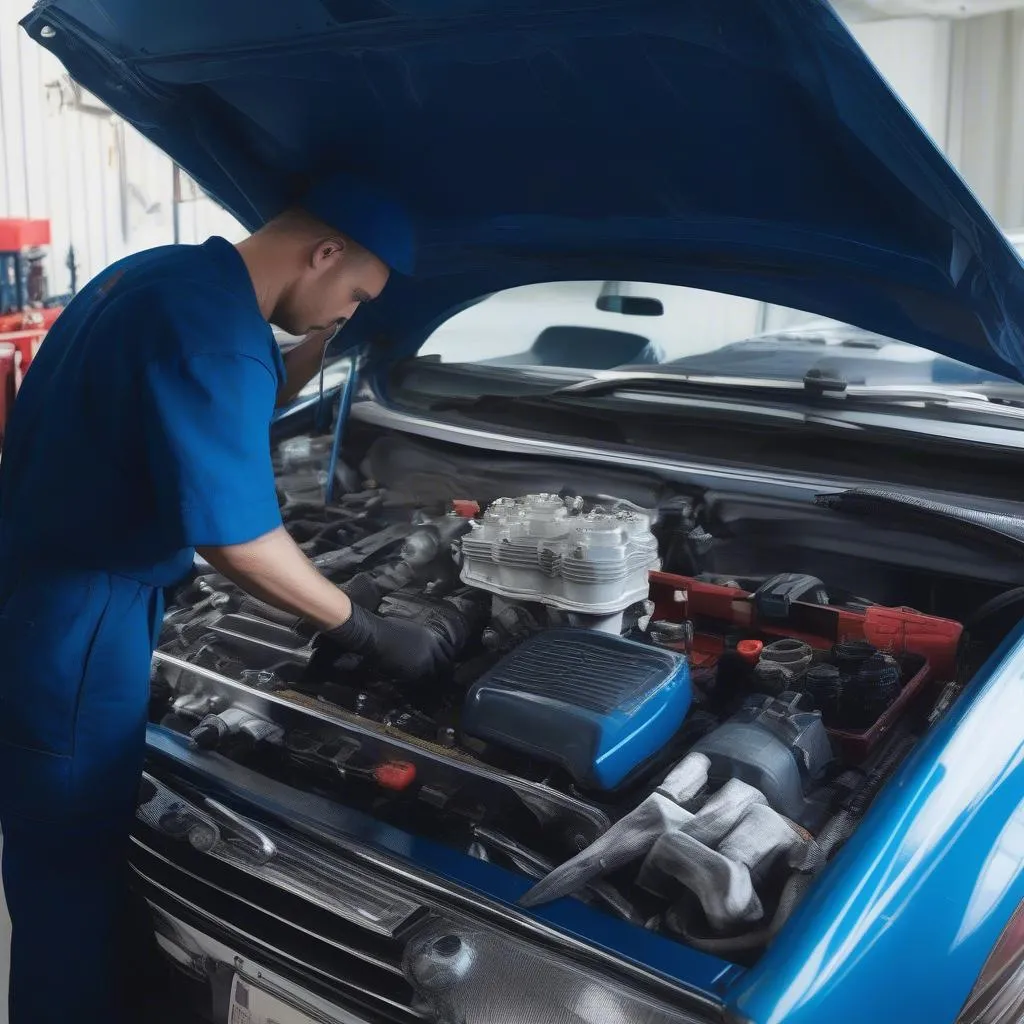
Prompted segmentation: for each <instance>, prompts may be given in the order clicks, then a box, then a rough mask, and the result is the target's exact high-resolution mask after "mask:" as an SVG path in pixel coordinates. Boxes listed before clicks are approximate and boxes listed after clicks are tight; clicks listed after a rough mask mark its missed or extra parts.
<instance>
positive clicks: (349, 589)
mask: <svg viewBox="0 0 1024 1024" xmlns="http://www.w3.org/2000/svg"><path fill="white" fill-rule="evenodd" d="M339 589H341V590H344V591H345V593H346V594H348V599H349V600H350V601H351V602H352V604H353V605H359V607H360V608H365V609H366V610H367V611H368V612H375V611H376V610H377V608H378V607H379V606H380V603H381V601H382V600H383V599H384V593H383V591H382V589H381V588H380V586H379V585H378V584H377V582H376V581H375V580H374V578H373V576H372V575H371V574H370V573H368V572H360V573H357V574H356V575H355V576H353V577H352V579H350V580H349V581H348V582H347V583H342V584H341V587H340V588H339Z"/></svg>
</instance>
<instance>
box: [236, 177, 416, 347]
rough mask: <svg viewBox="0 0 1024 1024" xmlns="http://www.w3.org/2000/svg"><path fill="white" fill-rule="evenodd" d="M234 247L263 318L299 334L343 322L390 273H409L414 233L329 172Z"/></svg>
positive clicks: (369, 195) (390, 206) (400, 217)
mask: <svg viewBox="0 0 1024 1024" xmlns="http://www.w3.org/2000/svg"><path fill="white" fill-rule="evenodd" d="M239 250H240V251H241V253H242V256H243V258H244V259H245V260H246V263H247V265H248V267H249V271H250V273H251V274H252V277H253V282H254V284H255V286H256V292H257V297H258V298H259V300H260V306H261V309H263V312H264V314H265V315H266V317H267V319H268V320H269V321H270V322H271V323H273V324H275V325H276V326H278V327H280V328H281V329H282V330H284V331H287V332H288V333H289V334H294V335H300V334H307V333H309V332H310V331H314V330H319V329H326V328H329V327H332V326H334V325H335V324H337V323H339V322H343V321H345V320H348V319H349V318H350V317H351V316H352V314H353V313H355V311H356V309H358V308H359V306H360V305H361V304H362V303H364V302H372V301H373V300H374V299H375V298H377V296H378V295H380V293H381V291H383V289H384V286H385V285H386V284H387V282H388V277H389V276H390V272H391V270H392V269H394V270H397V271H398V272H400V273H406V274H408V273H411V272H412V263H413V235H412V228H411V226H410V223H409V221H408V218H407V217H406V215H405V213H404V211H402V210H401V208H400V207H399V206H397V204H395V203H393V202H391V201H390V200H388V199H385V198H384V197H382V196H381V195H380V194H379V193H376V192H374V191H372V190H369V189H367V188H366V187H365V186H363V185H362V184H360V183H358V182H355V181H354V180H352V179H350V178H348V177H347V176H342V175H335V176H333V177H331V178H328V179H325V180H324V181H322V182H321V183H320V184H318V185H317V186H316V187H314V188H313V189H311V190H310V191H309V192H308V193H307V194H306V195H305V196H304V197H303V199H302V200H301V202H300V204H299V205H298V206H295V207H292V208H290V209H288V210H286V211H285V212H284V213H282V214H280V215H279V216H277V217H275V218H274V219H273V220H271V221H269V222H268V223H267V224H266V226H265V227H263V228H262V229H261V230H260V231H258V232H256V234H255V235H253V236H252V237H251V238H250V239H248V240H247V241H246V242H243V243H242V244H241V245H240V246H239Z"/></svg>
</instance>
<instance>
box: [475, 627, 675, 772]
mask: <svg viewBox="0 0 1024 1024" xmlns="http://www.w3.org/2000/svg"><path fill="white" fill-rule="evenodd" d="M690 696H691V694H690V671H689V666H688V665H687V663H686V660H685V659H684V658H682V657H681V656H679V655H678V654H675V653H673V652H671V651H666V650H662V649H660V648H655V647H648V646H646V645H645V644H639V643H634V642H633V641H631V640H623V639H622V638H621V637H618V636H614V635H612V634H610V633H601V632H596V631H591V630H585V629H551V630H547V631H545V632H543V633H538V634H536V635H535V636H533V637H531V638H530V639H529V640H526V641H525V642H524V643H523V644H521V645H520V646H519V647H518V648H516V650H515V651H513V652H512V653H511V654H509V655H508V656H507V657H506V658H503V659H502V660H501V661H500V662H499V663H498V664H497V665H495V666H494V668H492V669H491V670H490V671H489V672H487V673H486V674H485V675H483V676H481V678H480V679H478V680H477V681H476V683H474V684H473V686H472V687H471V689H470V691H469V694H468V696H467V698H466V704H465V708H464V711H463V717H462V728H463V730H464V731H465V732H466V733H468V734H469V735H470V736H476V737H478V738H480V739H484V740H489V741H491V742H494V743H498V744H501V745H503V746H506V747H509V748H511V749H514V750H518V751H520V752H522V753H523V754H527V755H529V756H531V757H535V758H537V759H539V760H542V761H550V762H553V763H555V764H559V765H562V766H563V767H564V768H566V770H567V771H568V772H569V773H570V774H571V775H572V777H573V778H574V779H575V781H576V782H577V783H578V784H579V785H581V786H586V787H588V788H598V789H613V788H614V787H615V786H617V785H618V784H619V783H620V782H622V781H623V780H624V779H625V778H626V776H628V775H629V773H630V772H631V771H633V769H634V768H636V767H637V766H638V765H640V764H642V763H643V762H644V761H646V760H647V759H648V758H649V757H651V756H652V755H653V754H655V753H657V751H658V750H660V749H661V747H662V746H663V745H664V744H665V743H667V742H668V740H669V739H670V738H671V737H672V735H673V734H674V733H675V732H676V730H677V729H678V728H679V727H680V725H682V723H683V719H684V718H685V717H686V712H687V710H688V709H689V706H690Z"/></svg>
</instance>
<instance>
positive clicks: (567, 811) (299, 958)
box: [24, 0, 1024, 1024]
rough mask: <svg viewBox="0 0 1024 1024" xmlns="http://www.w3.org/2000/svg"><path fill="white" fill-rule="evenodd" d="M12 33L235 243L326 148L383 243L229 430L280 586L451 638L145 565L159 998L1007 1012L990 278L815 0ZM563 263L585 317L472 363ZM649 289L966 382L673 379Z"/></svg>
mask: <svg viewBox="0 0 1024 1024" xmlns="http://www.w3.org/2000/svg"><path fill="white" fill-rule="evenodd" d="M24 26H25V29H26V31H27V32H28V34H29V35H30V36H31V38H32V39H33V40H35V41H37V42H38V44H39V45H41V46H43V47H45V48H46V49H47V50H49V51H50V52H51V53H53V54H54V55H55V56H56V57H57V58H58V59H59V60H60V61H61V62H62V63H63V64H64V65H65V67H66V68H67V69H68V71H69V73H70V74H71V75H72V76H73V78H74V79H75V80H76V81H78V82H79V83H80V84H81V85H82V86H83V87H84V88H85V89H87V90H89V91H90V92H92V93H93V94H95V95H96V96H98V97H99V98H100V99H102V100H103V101H104V102H105V103H107V104H109V106H110V107H111V108H112V109H114V110H115V111H117V113H118V114H119V115H121V116H122V117H124V118H125V119H126V120H127V121H128V122H129V123H131V124H133V125H134V126H135V127H136V128H138V130H139V131H141V132H142V133H143V134H144V135H146V136H147V137H148V138H149V139H151V140H152V141H153V142H155V143H156V144H157V145H158V146H160V147H161V148H162V149H163V150H165V151H166V152H167V153H168V154H169V155H170V156H171V157H173V159H174V160H175V161H177V162H178V163H179V164H180V165H181V166H182V167H183V168H184V169H185V170H186V171H187V172H188V173H189V174H190V175H192V176H193V177H194V178H195V180H196V181H198V182H199V183H200V184H201V186H202V187H203V188H204V189H205V190H206V191H207V192H208V193H209V194H210V195H211V196H212V197H214V198H215V199H216V200H217V201H219V202H220V203H221V204H223V205H224V206H225V207H226V208H227V209H228V210H229V211H231V213H232V214H234V215H235V216H236V217H237V218H238V219H239V220H240V221H242V222H243V223H244V224H246V225H247V226H249V227H255V226H256V225H258V224H260V223H262V222H263V221H264V220H265V219H266V218H267V217H268V216H270V215H272V214H274V213H276V212H277V211H278V210H280V209H281V208H282V207H283V206H284V205H285V204H287V203H288V202H289V200H290V198H291V196H292V194H293V193H294V192H295V191H296V190H298V189H301V187H302V186H303V183H304V182H305V181H307V180H308V179H309V178H310V177H313V176H315V175H317V174H318V172H320V171H322V170H323V169H325V168H340V169H347V170H349V171H351V172H353V173H356V174H361V175H363V176H365V177H368V178H371V179H373V180H376V181H379V182H381V183H383V184H384V185H386V186H387V188H388V189H389V190H390V191H392V192H393V193H395V194H396V195H398V196H399V197H400V198H401V199H402V200H403V201H404V202H405V203H406V204H407V205H408V207H409V208H410V209H411V210H412V211H413V212H414V214H415V216H416V220H417V225H418V234H419V239H420V245H419V265H418V267H417V272H416V274H415V275H414V276H412V277H407V278H402V279H396V280H395V281H393V282H392V283H391V284H390V285H389V287H388V288H387V290H386V291H385V293H384V295H383V297H382V299H381V300H380V302H378V303H374V305H373V306H372V307H370V308H367V309H365V310H363V311H361V312H360V314H359V315H358V316H357V317H356V318H355V319H354V320H353V322H352V323H351V324H349V325H348V326H347V327H346V328H345V330H344V332H343V333H342V335H341V336H340V337H339V339H338V340H337V341H336V343H335V348H336V352H335V355H336V357H337V358H336V359H335V360H334V361H333V362H332V363H331V365H330V366H329V367H328V371H327V375H326V377H325V380H324V381H323V385H322V386H321V385H320V384H317V385H316V386H314V387H312V388H311V389H309V391H308V393H306V394H305V395H303V396H300V398H299V399H298V400H297V401H296V402H295V403H294V404H293V405H292V406H291V407H289V408H287V409H285V410H283V411H282V412H281V415H280V416H279V417H278V419H277V420H276V422H275V424H274V427H273V431H272V437H271V438H270V443H271V444H272V445H273V448H274V458H275V465H276V468H277V474H278V488H279V497H280V502H281V505H282V509H283V512H284V517H285V521H286V524H287V526H288V528H289V530H290V531H291V533H292V535H293V536H294V537H295V539H296V540H297V541H298V542H299V543H300V544H301V545H302V546H303V549H304V550H305V551H306V552H307V553H308V554H309V556H310V557H311V558H312V559H313V560H314V562H315V564H316V565H317V566H318V567H319V568H320V570H321V571H322V572H323V573H324V574H325V575H327V576H328V577H329V578H331V579H332V580H336V581H337V582H338V583H342V582H345V581H346V580H348V579H350V578H352V577H353V576H355V575H358V574H363V578H364V580H366V581H369V582H372V583H373V585H375V586H376V587H377V588H378V591H379V594H380V603H379V611H380V613H381V614H385V615H395V616H402V617H407V618H413V619H415V620H417V621H420V622H423V623H425V624H427V625H428V626H429V627H430V628H431V629H434V630H436V631H438V632H440V633H442V634H444V635H445V636H446V638H447V640H448V642H449V644H450V645H451V647H452V648H453V649H454V650H456V651H457V652H458V655H457V658H456V662H455V664H454V666H453V668H452V670H451V671H450V672H449V673H447V674H445V675H444V676H443V677H439V678H432V679H424V680H421V681H420V682H419V683H418V684H416V685H415V686H412V687H408V686H406V687H399V686H398V685H396V684H395V683H394V681H393V680H391V679H388V678H387V677H386V675H384V674H382V673H381V672H380V671H379V670H378V669H377V668H376V667H375V666H374V665H373V664H367V663H365V662H363V661H361V660H360V659H358V658H351V659H348V660H345V659H343V660H342V661H340V662H337V661H328V662H325V661H324V655H323V652H322V651H319V650H318V649H316V648H314V647H312V646H311V645H310V644H309V642H308V641H307V639H306V638H305V637H304V636H303V635H302V634H301V633H300V632H298V631H297V630H296V629H295V628H294V626H295V623H294V622H293V621H292V620H290V619H289V618H288V617H287V616H283V615H282V614H281V613H280V612H277V611H276V610H275V609H273V608H270V607H268V606H266V605H261V604H260V603H259V602H257V601H254V600H253V599H251V598H247V597H246V596H245V595H244V594H241V593H240V592H238V591H237V590H236V589H235V588H234V587H233V586H232V585H231V583H230V582H229V581H228V580H226V579H224V578H222V577H220V576H218V575H217V574H216V573H215V572H213V571H212V570H211V568H210V567H209V566H206V565H204V564H202V563H197V564H196V566H195V568H194V572H193V574H192V575H191V576H190V578H189V579H187V580H183V581H182V582H181V584H180V586H178V587H177V588H176V589H175V591H174V593H173V594H170V595H168V597H169V602H168V606H167V607H168V611H167V616H166V619H165V622H164V625H163V630H162V633H161V636H160V643H159V646H158V649H157V652H156V655H155V658H154V663H153V673H152V699H151V705H150V726H149V731H148V738H147V748H148V761H147V767H146V772H145V775H144V777H143V779H142V783H141V787H140V796H139V805H138V816H137V822H136V829H135V832H134V836H133V843H132V853H131V858H132V868H133V872H134V878H135V884H136V887H137V891H138V893H139V894H140V895H141V897H142V898H143V899H144V901H145V903H146V906H147V907H148V908H149V911H150V912H151V915H152V920H153V934H154V938H155V943H156V946H157V947H158V950H159V951H160V953H161V956H162V957H163V961H161V962H163V963H165V964H166V971H167V979H168V980H169V982H170V984H171V985H172V986H173V988H174V990H175V992H176V993H177V996H178V997H179V998H180V999H181V1000H183V1001H184V1002H187V1003H188V1004H189V1005H190V1006H191V1007H192V1009H193V1010H194V1012H195V1013H196V1014H197V1015H198V1016H199V1018H200V1019H205V1020H208V1021H213V1022H222V1024H223V1022H228V1021H230V1022H232V1024H234V1022H251V1024H269V1022H271V1021H275V1022H279V1024H284V1022H294V1024H311V1022H318V1024H325V1022H333V1024H341V1022H344V1024H355V1022H362V1024H373V1022H377V1021H425V1022H437V1024H493V1022H496V1021H515V1022H516V1024H556V1022H558V1024H562V1022H570V1021H571V1022H578V1024H584V1022H586V1024H606V1022H607V1024H611V1022H616V1024H683V1022H687V1024H692V1022H714V1021H720V1022H731V1024H781V1022H784V1024H812V1022H813V1024H823V1022H826V1021H827V1022H830V1024H854V1022H863V1021H870V1022H872V1024H896V1022H900V1024H904V1022H907V1021H920V1022H927V1024H939V1022H949V1024H953V1022H957V1024H996V1022H999V1024H1009V1022H1011V1021H1017V1020H1019V1019H1021V1014H1022V1012H1024V912H1022V909H1021V908H1022V900H1024V872H1022V868H1024V818H1022V807H1024V804H1022V794H1024V630H1022V629H1021V626H1020V619H1021V615H1022V612H1024V587H1022V584H1024V515H1022V512H1024V504H1022V501H1021V494H1022V485H1021V473H1022V465H1024V431H1022V427H1024V388H1022V386H1021V383H1020V382H1021V380H1022V379H1024V266H1022V264H1021V261H1020V259H1019V258H1018V256H1017V254H1016V252H1015V251H1014V250H1013V248H1012V247H1011V245H1010V244H1009V242H1008V241H1007V239H1006V238H1005V236H1004V235H1003V234H1002V232H1001V231H1000V230H999V229H998V228H997V227H996V225H995V224H994V223H993V221H992V220H991V218H990V217H989V216H988V214H987V213H986V212H985V211H984V210H983V209H982V208H981V207H980V206H979V204H978V202H977V200H976V199H975V198H974V197H973V195H972V194H971V192H970V191H969V190H968V188H967V187H966V186H965V185H964V183H963V182H962V180H961V179H960V178H959V177H958V175H957V173H956V172H955V171H954V170H953V168H952V167H951V166H950V165H949V163H948V162H947V161H946V159H945V158H944V157H943V156H942V155H941V153H940V152H939V151H938V150H937V149H936V147H935V146H934V145H933V143H932V142H931V141H930V140H929V139H928V138H927V137H926V135H925V134H924V132H923V131H922V130H921V128H920V127H919V126H918V124H917V123H916V122H915V121H914V119H913V118H912V117H911V116H910V115H909V114H908V112H907V111H906V109H905V108H904V107H903V106H902V105H901V103H900V102H899V101H898V100H897V99H896V98H895V97H894V96H893V94H892V93H891V92H890V90H889V88H888V86H887V85H886V84H885V82H884V81H883V80H882V79H881V77H880V76H879V75H878V73H877V72H876V71H875V70H874V68H873V67H872V65H871V64H870V62H869V61H868V60H867V59H866V58H865V56H864V55H863V53H862V52H861V51H860V49H859V48H858V46H857V44H856V43H855V42H854V40H853V39H852V37H851V36H850V34H849V33H848V31H847V29H846V28H845V27H844V25H843V24H842V22H841V21H840V20H839V19H838V18H837V16H836V15H835V13H834V12H833V11H832V9H831V8H830V7H829V6H828V4H827V3H825V2H824V0H772V2H765V0H720V2H718V3H698V2H695V0H629V2H627V0H599V2H595V3H591V4H583V5H580V4H573V3H567V2H563V0H546V2H544V3H539V2H535V0H488V2H486V3H484V2H481V0H435V2H434V3H432V4H423V3H416V2H413V0H290V2H288V3H280V2H272V0H219V2H217V3H209V2H206V0H176V2H175V3H174V4H171V3H170V2H169V0H146V2H141V0H43V2H42V3H41V4H39V5H38V6H37V7H36V8H35V9H34V10H33V11H32V13H31V14H30V15H29V16H28V17H27V18H26V20H25V22H24ZM580 282H596V283H597V284H596V285H595V291H594V296H595V297H594V302H595V303H597V307H596V308H597V309H598V311H599V312H600V314H601V316H602V317H606V318H607V328H608V330H609V331H611V332H613V334H614V335H615V336H614V337H608V336H607V335H596V336H588V335H587V334H586V333H584V334H579V333H573V332H571V331H570V332H569V333H568V334H567V333H566V332H565V331H561V332H559V333H557V334H556V335H555V336H552V335H547V336H546V339H545V341H544V344H543V345H541V346H539V347H538V348H539V349H543V352H544V354H545V357H544V358H543V359H537V360H532V361H531V358H525V357H524V358H521V359H520V358H505V357H504V356H503V355H502V354H501V353H498V352H496V351H495V350H494V349H493V347H489V341H490V338H491V334H492V332H495V333H496V332H497V331H498V329H499V328H500V327H501V324H496V323H494V322H491V323H489V322H488V320H487V317H486V316H484V315H483V313H481V311H484V313H486V310H489V309H493V308H494V307H493V306H492V305H489V303H490V301H491V300H490V299H488V298H487V297H488V296H495V295H498V294H502V293H505V292H507V291H509V290H512V289H524V288H525V287H526V286H538V285H552V286H557V287H558V288H561V289H563V290H562V291H558V294H559V295H562V294H567V293H568V292H573V289H576V292H573V294H576V293H577V292H578V290H579V288H580V287H582V286H581V285H580V284H579V283H580ZM600 282H605V283H608V282H612V283H615V282H618V283H622V282H627V283H629V284H630V285H631V287H630V288H627V289H620V288H618V287H617V286H616V287H611V288H606V287H604V286H602V285H601V284H600ZM655 287H658V288H686V289H691V290H698V291H700V292H702V293H705V294H708V295H711V296H712V297H713V296H715V295H719V294H720V295H723V296H726V295H727V296H730V297H731V299H730V300H725V299H723V300H722V301H723V302H726V301H733V300H735V301H740V300H741V299H744V298H745V299H748V300H750V301H751V302H752V303H754V304H757V303H773V304H777V305H782V306H786V307H792V308H795V309H800V310H805V311H807V312H809V313H811V314H813V315H816V316H821V317H829V318H832V319H835V320H839V321H842V322H844V323H849V324H852V325H855V326H856V327H857V328H859V329H861V330H862V331H865V332H871V334H873V335H876V336H882V337H885V338H891V339H897V340H898V341H900V342H904V343H906V344H907V345H909V346H914V347H916V350H920V351H922V352H928V353H935V354H936V355H937V356H938V357H940V358H941V359H944V360H949V361H952V362H955V363H956V364H961V365H964V366H969V367H972V368H976V370H977V371H978V374H977V377H976V378H973V379H972V380H971V381H969V382H966V383H965V382H964V381H963V380H962V379H960V378H957V379H955V380H942V379H940V378H938V377H934V376H933V377H932V378H931V379H928V380H924V381H922V380H920V379H911V378H907V377H900V376H894V377H893V378H891V379H888V380H886V379H885V378H884V375H881V376H880V375H875V374H872V376H870V378H867V379H865V378H862V377H858V376H844V374H843V372H842V368H841V366H838V367H837V366H830V367H826V368H825V369H824V370H823V369H822V368H821V367H820V366H818V367H816V366H814V365H813V364H812V363H809V364H808V365H806V366H805V365H796V366H795V368H794V369H793V370H792V371H786V372H784V373H783V372H771V370H770V369H769V370H768V371H765V372H762V370H761V368H760V367H759V366H757V365H748V366H747V367H743V366H732V365H730V364H728V362H726V363H725V364H723V363H722V362H721V361H717V362H716V364H715V365H714V366H704V367H703V368H702V367H699V366H691V367H689V368H688V367H687V366H685V365H682V366H673V365H671V363H670V362H668V363H666V361H665V360H664V359H662V357H661V355H658V356H657V359H655V356H653V355H650V353H649V352H648V350H647V348H646V347H645V345H644V344H643V339H645V338H649V337H650V332H649V331H648V330H645V329H644V326H643V325H644V324H645V323H648V324H649V323H650V322H651V320H652V319H653V318H654V317H656V316H659V315H661V316H664V315H665V309H666V308H667V307H666V305H665V301H664V300H663V298H659V295H656V294H654V292H653V291H652V290H651V289H652V288H655ZM556 291H557V288H556ZM522 294H523V292H522V291H517V292H515V293H514V296H522ZM659 294H661V293H659ZM516 301H518V302H520V308H522V309H525V308H527V307H528V306H529V303H530V302H533V301H540V300H539V299H533V300H522V299H517V300H516ZM559 301H560V300H559ZM588 301H589V300H588ZM709 301H710V300H709ZM524 302H525V303H526V304H525V305H524ZM513 307H514V303H512V304H511V305H509V306H507V307H502V308H503V309H510V310H511V309H513ZM702 308H703V307H702ZM730 308H733V307H731V306H730ZM470 314H472V315H474V316H476V315H477V314H480V315H481V317H482V319H478V320H475V321H473V323H474V324H476V326H475V327H473V329H472V330H473V332H474V333H473V334H472V336H471V339H470V343H469V344H468V346H464V348H463V349H462V350H461V351H463V353H464V355H463V357H461V358H459V359H457V360H454V361H452V360H448V359H445V358H444V357H443V354H441V355H438V354H437V353H434V354H428V355H418V353H419V352H420V351H421V350H422V349H423V347H424V344H425V343H426V341H427V339H428V338H430V337H432V336H433V335H434V334H435V332H436V331H437V329H438V327H439V325H442V324H444V323H446V322H449V321H450V319H451V318H453V317H455V316H469V315H470ZM507 315H509V316H514V315H515V313H514V311H513V312H509V313H508V314H507ZM709 315H710V314H709ZM716 315H717V314H716ZM466 322H467V323H468V322H469V321H466ZM563 324H564V322H563V321H558V320H552V321H551V326H552V327H559V326H563ZM601 324H604V321H603V320H602V321H600V323H599V324H598V325H597V326H596V327H593V329H594V330H600V329H602V328H601ZM569 326H572V325H571V324H570V325H569ZM592 326H593V325H592ZM678 326H679V331H678V332H677V333H680V334H681V333H682V329H683V327H685V325H684V324H679V325H678ZM588 329H589V328H588ZM531 330H532V329H531ZM755 333H756V329H754V328H752V329H751V330H750V331H749V332H746V333H740V334H733V337H748V336H751V335H753V334H755ZM638 339H639V340H638ZM530 345H531V339H527V342H526V344H525V345H524V346H522V348H521V351H528V350H530ZM466 351H469V352H470V353H471V355H470V356H469V357H468V358H467V357H466V356H465V352H466ZM510 351H513V352H514V351H519V350H516V349H514V348H513V349H510ZM652 351H653V349H652ZM659 351H660V350H659ZM613 352H623V353H636V352H641V353H647V355H644V356H643V358H636V357H635V356H628V357H626V358H624V359H617V358H612V357H611V355H609V353H613ZM648 356H650V358H648ZM929 358H930V357H929ZM609 360H610V361H609ZM769 363H770V360H769ZM55 982H56V983H59V965H55Z"/></svg>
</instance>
